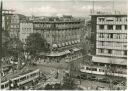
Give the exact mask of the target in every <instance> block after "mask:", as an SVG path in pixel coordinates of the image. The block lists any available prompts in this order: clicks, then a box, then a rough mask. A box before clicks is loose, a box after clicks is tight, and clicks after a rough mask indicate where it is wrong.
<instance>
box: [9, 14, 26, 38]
mask: <svg viewBox="0 0 128 91" xmlns="http://www.w3.org/2000/svg"><path fill="white" fill-rule="evenodd" d="M25 19H26V16H24V15H22V14H13V15H12V17H11V28H10V31H9V35H10V37H11V38H19V32H20V21H22V20H25Z"/></svg>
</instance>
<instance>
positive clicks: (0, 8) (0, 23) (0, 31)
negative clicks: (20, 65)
mask: <svg viewBox="0 0 128 91" xmlns="http://www.w3.org/2000/svg"><path fill="white" fill-rule="evenodd" d="M2 8H3V3H2V2H1V6H0V37H1V38H0V89H1V69H2V68H1V63H2V62H1V59H2Z"/></svg>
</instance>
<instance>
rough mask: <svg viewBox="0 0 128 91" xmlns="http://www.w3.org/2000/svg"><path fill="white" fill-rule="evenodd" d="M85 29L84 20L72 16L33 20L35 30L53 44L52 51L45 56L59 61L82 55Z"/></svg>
mask: <svg viewBox="0 0 128 91" xmlns="http://www.w3.org/2000/svg"><path fill="white" fill-rule="evenodd" d="M83 29H84V20H80V19H78V18H74V17H72V16H63V17H50V18H46V19H45V18H44V19H43V20H35V21H33V31H34V32H35V33H37V32H38V33H41V34H42V36H44V37H45V38H46V40H47V41H48V43H49V44H50V46H51V53H50V54H47V55H45V58H46V59H47V60H51V61H54V60H55V61H56V60H58V61H57V62H59V61H60V59H62V60H63V61H65V60H69V59H71V58H72V60H73V58H76V57H77V58H79V57H81V56H82V53H81V52H80V51H81V46H80V38H81V33H82V30H83ZM69 55H70V56H69ZM75 56H76V57H75ZM77 58H76V59H77Z"/></svg>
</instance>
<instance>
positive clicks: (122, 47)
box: [96, 45, 127, 50]
mask: <svg viewBox="0 0 128 91" xmlns="http://www.w3.org/2000/svg"><path fill="white" fill-rule="evenodd" d="M96 48H103V49H118V50H127V47H124V46H118V47H117V46H102V45H96Z"/></svg>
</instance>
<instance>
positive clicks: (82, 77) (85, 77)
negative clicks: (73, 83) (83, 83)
mask: <svg viewBox="0 0 128 91" xmlns="http://www.w3.org/2000/svg"><path fill="white" fill-rule="evenodd" d="M79 78H81V79H84V80H86V79H87V76H86V75H84V74H81V75H80V76H79Z"/></svg>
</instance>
